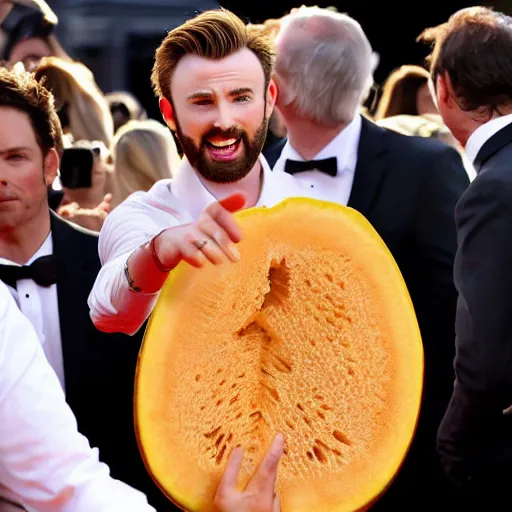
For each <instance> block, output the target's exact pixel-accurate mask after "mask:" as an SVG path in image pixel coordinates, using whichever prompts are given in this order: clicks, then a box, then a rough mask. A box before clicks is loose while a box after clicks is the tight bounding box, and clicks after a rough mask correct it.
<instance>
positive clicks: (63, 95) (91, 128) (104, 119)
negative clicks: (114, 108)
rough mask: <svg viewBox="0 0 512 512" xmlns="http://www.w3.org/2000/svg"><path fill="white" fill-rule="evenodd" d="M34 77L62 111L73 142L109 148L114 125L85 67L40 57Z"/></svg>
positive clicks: (104, 101) (92, 78)
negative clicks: (63, 110)
mask: <svg viewBox="0 0 512 512" xmlns="http://www.w3.org/2000/svg"><path fill="white" fill-rule="evenodd" d="M35 77H36V79H37V80H38V81H41V82H42V83H43V84H44V86H45V87H46V88H47V89H49V90H50V91H51V92H52V93H53V95H54V96H55V104H56V108H57V110H58V111H61V110H62V109H65V110H66V116H67V119H68V121H69V131H70V132H71V135H72V136H73V138H74V139H75V140H101V141H102V142H103V143H104V144H105V145H106V146H107V147H109V146H110V144H111V142H112V138H113V136H114V121H113V120H112V115H111V113H110V109H109V107H108V104H107V101H106V100H105V98H104V96H103V93H102V92H101V91H100V89H99V87H98V86H97V85H96V82H95V80H94V76H93V74H92V72H91V71H90V70H89V69H88V68H87V67H86V66H85V65H83V64H82V63H80V62H74V61H67V60H64V59H61V58H59V57H54V56H52V57H44V58H43V59H41V62H40V63H39V65H38V66H37V68H36V70H35Z"/></svg>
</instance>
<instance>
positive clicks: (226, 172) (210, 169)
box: [176, 115, 268, 183]
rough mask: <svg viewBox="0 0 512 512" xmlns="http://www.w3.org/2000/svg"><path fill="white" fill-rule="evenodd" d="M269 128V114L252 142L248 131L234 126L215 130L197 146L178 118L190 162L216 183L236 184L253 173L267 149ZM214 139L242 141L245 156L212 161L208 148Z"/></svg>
mask: <svg viewBox="0 0 512 512" xmlns="http://www.w3.org/2000/svg"><path fill="white" fill-rule="evenodd" d="M267 128H268V119H267V117H266V115H264V116H263V121H262V123H261V125H260V127H259V128H258V130H257V131H256V133H255V135H254V137H253V139H252V140H249V137H248V135H247V132H245V131H244V130H243V129H242V128H240V127H235V126H234V127H232V128H230V129H229V130H221V129H220V128H212V129H211V130H209V131H208V132H207V133H205V134H204V135H203V136H202V137H201V143H200V145H199V147H197V146H196V144H195V143H194V141H193V140H192V139H191V138H190V137H188V136H186V135H185V134H184V133H183V131H182V129H181V126H180V124H179V121H178V120H177V119H176V135H177V137H178V140H179V142H180V144H181V147H182V149H183V153H184V154H185V156H186V157H187V160H188V161H189V162H190V165H191V166H192V167H193V168H194V169H195V170H196V171H197V172H198V173H199V174H200V175H201V176H202V177H203V178H204V179H205V180H208V181H211V182H213V183H235V182H237V181H240V180H241V179H242V178H245V176H247V175H248V174H249V172H250V171H251V169H252V168H253V167H254V165H255V164H256V162H257V160H258V158H259V156H260V153H261V150H262V149H263V144H264V143H265V138H266V136H267ZM212 137H223V138H225V139H226V140H227V139H237V140H238V139H240V142H239V144H242V145H243V152H242V154H241V155H240V156H239V157H238V158H236V159H235V160H233V161H230V162H221V161H215V160H212V159H211V158H210V157H209V156H208V152H207V149H206V145H207V144H208V142H207V139H209V138H212Z"/></svg>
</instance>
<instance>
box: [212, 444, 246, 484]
mask: <svg viewBox="0 0 512 512" xmlns="http://www.w3.org/2000/svg"><path fill="white" fill-rule="evenodd" d="M243 457H244V453H243V451H242V448H240V447H239V446H237V447H236V448H234V449H233V451H232V452H231V455H230V456H229V459H228V463H227V464H226V469H225V470H224V474H223V475H222V478H221V480H220V483H219V488H218V490H217V493H220V492H226V491H228V490H236V484H237V481H238V473H239V472H240V467H241V465H242V459H243Z"/></svg>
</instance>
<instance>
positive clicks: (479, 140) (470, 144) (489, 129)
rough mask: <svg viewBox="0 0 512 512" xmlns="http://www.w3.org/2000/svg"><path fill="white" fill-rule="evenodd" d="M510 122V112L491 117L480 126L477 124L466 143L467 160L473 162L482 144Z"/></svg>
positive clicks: (511, 119)
mask: <svg viewBox="0 0 512 512" xmlns="http://www.w3.org/2000/svg"><path fill="white" fill-rule="evenodd" d="M510 123H512V114H507V115H506V116H500V117H497V118H495V119H491V120H490V121H488V122H487V123H484V124H483V125H482V126H479V127H478V128H477V129H476V130H475V131H474V132H473V133H472V134H471V136H470V137H469V139H468V141H467V143H466V156H467V157H468V160H469V161H470V162H471V163H472V164H474V163H475V160H476V157H477V156H478V153H479V152H480V150H481V149H482V147H483V146H484V144H485V143H486V142H487V141H488V140H489V139H490V138H491V137H492V136H493V135H496V133H498V132H499V131H500V130H501V129H502V128H505V126H507V125H509V124H510Z"/></svg>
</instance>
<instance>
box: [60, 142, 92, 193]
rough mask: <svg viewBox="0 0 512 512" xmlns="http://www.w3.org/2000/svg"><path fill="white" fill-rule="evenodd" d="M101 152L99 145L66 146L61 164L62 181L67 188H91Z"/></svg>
mask: <svg viewBox="0 0 512 512" xmlns="http://www.w3.org/2000/svg"><path fill="white" fill-rule="evenodd" d="M100 154H101V148H100V147H98V146H93V145H91V146H90V147H89V146H84V145H78V146H73V147H71V148H66V149H65V150H64V153H63V155H62V160H61V164H60V181H61V184H62V186H63V187H65V188H71V189H75V188H91V187H92V170H93V167H94V162H95V160H96V158H98V157H99V156H100Z"/></svg>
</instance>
